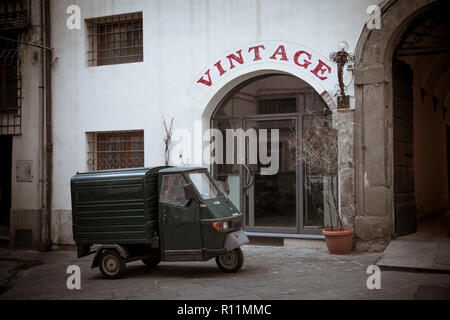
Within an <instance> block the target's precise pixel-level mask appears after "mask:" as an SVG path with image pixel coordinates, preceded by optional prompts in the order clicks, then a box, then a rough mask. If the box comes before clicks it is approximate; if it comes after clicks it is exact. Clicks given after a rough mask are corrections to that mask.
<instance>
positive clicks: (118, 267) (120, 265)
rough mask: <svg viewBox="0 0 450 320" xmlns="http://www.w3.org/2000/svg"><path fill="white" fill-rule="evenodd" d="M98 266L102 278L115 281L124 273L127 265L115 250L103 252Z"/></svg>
mask: <svg viewBox="0 0 450 320" xmlns="http://www.w3.org/2000/svg"><path fill="white" fill-rule="evenodd" d="M98 266H99V268H100V272H101V273H102V275H103V277H105V278H108V279H117V278H120V277H122V275H123V274H124V273H125V271H126V268H127V263H126V261H125V259H124V258H122V256H121V255H120V254H119V253H118V252H117V251H116V250H104V251H103V252H102V253H101V255H100V259H99V265H98Z"/></svg>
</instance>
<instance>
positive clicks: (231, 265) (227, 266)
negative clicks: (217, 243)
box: [216, 248, 244, 273]
mask: <svg viewBox="0 0 450 320" xmlns="http://www.w3.org/2000/svg"><path fill="white" fill-rule="evenodd" d="M216 263H217V266H218V267H219V269H220V271H222V272H226V273H232V272H236V271H238V270H240V269H241V268H242V265H243V264H244V253H243V252H242V250H241V248H236V249H234V250H233V251H228V252H226V253H223V254H221V255H220V256H217V257H216Z"/></svg>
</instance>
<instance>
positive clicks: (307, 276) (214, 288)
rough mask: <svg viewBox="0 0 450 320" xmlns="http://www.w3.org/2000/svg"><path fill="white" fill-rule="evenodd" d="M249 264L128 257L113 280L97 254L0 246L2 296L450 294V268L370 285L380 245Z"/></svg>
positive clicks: (254, 253)
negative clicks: (235, 267)
mask: <svg viewBox="0 0 450 320" xmlns="http://www.w3.org/2000/svg"><path fill="white" fill-rule="evenodd" d="M243 251H244V254H245V259H246V260H245V264H244V269H243V270H241V271H239V272H238V273H235V274H224V273H221V272H219V270H218V268H217V266H216V264H215V261H214V260H210V261H207V262H189V263H178V262H177V263H164V262H163V263H161V264H160V265H158V266H157V267H156V268H154V269H148V268H147V267H146V266H145V265H144V264H142V263H141V262H139V261H137V262H133V263H130V264H128V265H127V273H126V275H125V277H124V278H122V279H118V280H106V279H103V278H102V277H101V274H100V271H99V270H98V269H91V268H90V264H91V261H92V258H93V256H89V257H84V258H82V259H76V253H75V252H74V251H53V252H44V253H38V252H33V251H9V250H6V249H0V274H1V278H0V299H187V300H191V299H201V300H202V299H221V300H222V299H242V300H243V299H277V300H278V299H283V300H285V299H414V298H420V299H429V298H430V299H450V275H449V274H436V273H434V274H430V273H414V272H401V271H384V270H383V271H381V289H380V290H376V289H375V290H369V289H368V288H367V285H366V282H367V278H368V277H369V276H370V275H369V274H367V273H366V270H367V267H368V266H369V265H373V264H375V263H376V261H377V260H378V259H379V258H380V256H381V254H378V253H364V254H350V255H345V256H336V255H330V254H328V253H327V252H324V251H320V250H306V249H292V248H287V247H275V246H244V247H243ZM72 264H77V265H79V266H80V268H81V290H69V289H67V286H66V279H67V277H68V276H69V275H68V274H66V270H67V267H68V266H69V265H72Z"/></svg>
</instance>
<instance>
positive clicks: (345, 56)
mask: <svg viewBox="0 0 450 320" xmlns="http://www.w3.org/2000/svg"><path fill="white" fill-rule="evenodd" d="M338 49H339V50H338V51H336V52H331V53H330V60H331V61H333V62H334V63H336V64H337V67H338V70H337V73H338V74H337V76H338V82H339V89H340V92H339V96H338V98H337V104H338V108H339V109H348V108H350V97H349V96H347V95H345V85H344V79H343V72H344V66H345V65H346V64H347V63H354V62H355V57H354V56H353V54H351V53H348V52H347V51H348V43H347V42H345V41H341V42H339V48H338Z"/></svg>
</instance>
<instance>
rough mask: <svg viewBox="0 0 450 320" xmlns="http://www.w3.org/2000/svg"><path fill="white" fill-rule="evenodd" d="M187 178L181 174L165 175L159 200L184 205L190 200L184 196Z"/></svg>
mask: <svg viewBox="0 0 450 320" xmlns="http://www.w3.org/2000/svg"><path fill="white" fill-rule="evenodd" d="M186 184H187V182H186V180H185V179H184V177H183V176H182V175H181V174H174V175H164V176H163V177H162V182H161V192H160V195H159V201H160V202H162V203H167V204H171V205H175V206H182V207H184V206H185V205H186V204H187V203H188V202H189V201H188V200H186V198H185V196H184V186H185V185H186Z"/></svg>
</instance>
